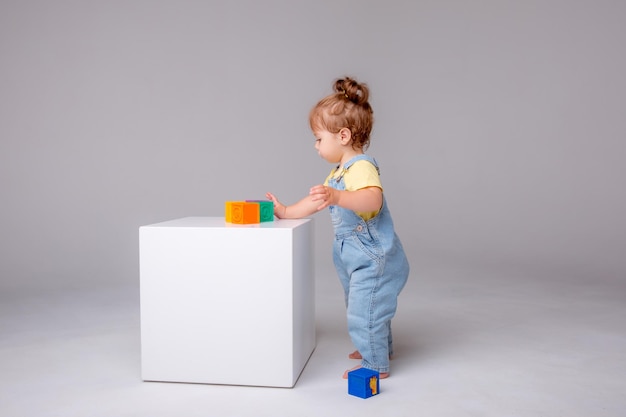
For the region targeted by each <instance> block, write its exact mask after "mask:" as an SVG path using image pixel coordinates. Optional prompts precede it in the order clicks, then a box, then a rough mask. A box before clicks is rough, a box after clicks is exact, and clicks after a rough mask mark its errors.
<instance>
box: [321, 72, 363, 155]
mask: <svg viewBox="0 0 626 417" xmlns="http://www.w3.org/2000/svg"><path fill="white" fill-rule="evenodd" d="M333 90H334V91H335V92H334V93H333V94H331V95H329V96H326V97H324V98H323V99H321V100H320V101H319V102H318V103H317V104H316V105H315V107H313V109H311V113H310V114H309V124H310V125H311V129H312V130H313V131H315V130H327V131H329V132H331V133H339V131H340V130H341V129H343V128H347V129H349V130H350V132H351V133H352V147H353V148H355V149H361V150H365V149H367V147H368V146H369V143H370V133H371V132H372V126H373V125H374V111H373V110H372V107H371V106H370V104H369V102H368V98H369V88H368V87H367V84H364V83H359V82H357V81H356V80H355V79H353V78H350V77H345V78H340V79H338V80H336V81H335V83H334V84H333Z"/></svg>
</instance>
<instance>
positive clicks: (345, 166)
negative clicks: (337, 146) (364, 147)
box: [343, 153, 380, 175]
mask: <svg viewBox="0 0 626 417" xmlns="http://www.w3.org/2000/svg"><path fill="white" fill-rule="evenodd" d="M362 160H365V161H368V162H370V163H371V164H372V165H374V166H375V167H376V171H378V175H380V169H379V168H378V164H377V163H376V160H375V159H374V158H372V157H371V156H369V155H366V154H364V153H363V154H360V155H357V156H355V157H354V158H352V159H350V160H349V161H348V162H346V163H345V164H343V169H344V170H347V169H348V168H350V167H351V166H352V164H354V163H355V162H357V161H362Z"/></svg>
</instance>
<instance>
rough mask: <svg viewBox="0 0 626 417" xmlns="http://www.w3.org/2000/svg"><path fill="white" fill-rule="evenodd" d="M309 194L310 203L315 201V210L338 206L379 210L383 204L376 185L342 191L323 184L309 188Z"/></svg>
mask: <svg viewBox="0 0 626 417" xmlns="http://www.w3.org/2000/svg"><path fill="white" fill-rule="evenodd" d="M309 196H310V197H312V199H311V200H312V203H317V210H322V209H324V208H326V207H328V206H339V207H343V208H345V209H348V210H353V211H359V212H368V211H377V210H380V208H381V206H382V205H383V191H382V190H381V189H380V188H378V187H365V188H361V189H360V190H356V191H342V190H336V189H334V188H332V187H327V186H325V185H316V186H315V187H312V188H311V191H310V193H309ZM320 201H321V202H322V204H321V205H320Z"/></svg>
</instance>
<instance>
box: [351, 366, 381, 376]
mask: <svg viewBox="0 0 626 417" xmlns="http://www.w3.org/2000/svg"><path fill="white" fill-rule="evenodd" d="M378 375H379V373H378V372H376V371H373V370H371V369H367V368H359V369H355V370H354V371H350V372H348V377H350V376H352V377H358V378H370V377H373V376H375V377H378Z"/></svg>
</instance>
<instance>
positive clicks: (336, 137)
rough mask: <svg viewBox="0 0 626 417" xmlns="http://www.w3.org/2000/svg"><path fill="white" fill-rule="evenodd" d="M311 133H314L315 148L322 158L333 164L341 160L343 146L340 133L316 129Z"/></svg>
mask: <svg viewBox="0 0 626 417" xmlns="http://www.w3.org/2000/svg"><path fill="white" fill-rule="evenodd" d="M313 135H315V149H317V153H318V154H319V155H320V156H321V157H322V158H324V159H325V160H326V161H328V162H330V163H333V164H337V163H339V162H341V158H342V156H343V154H344V151H345V148H344V145H343V144H342V141H341V134H340V133H331V132H329V131H328V130H316V131H314V132H313Z"/></svg>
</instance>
